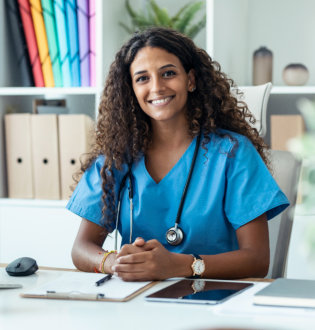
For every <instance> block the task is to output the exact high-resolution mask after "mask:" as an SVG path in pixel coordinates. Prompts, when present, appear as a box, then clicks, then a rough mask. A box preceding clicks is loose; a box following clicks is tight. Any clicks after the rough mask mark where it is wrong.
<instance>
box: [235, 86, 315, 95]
mask: <svg viewBox="0 0 315 330" xmlns="http://www.w3.org/2000/svg"><path fill="white" fill-rule="evenodd" d="M243 87H250V86H239V89H242V88H243ZM271 94H283V95H285V94H314V95H315V86H272V89H271Z"/></svg>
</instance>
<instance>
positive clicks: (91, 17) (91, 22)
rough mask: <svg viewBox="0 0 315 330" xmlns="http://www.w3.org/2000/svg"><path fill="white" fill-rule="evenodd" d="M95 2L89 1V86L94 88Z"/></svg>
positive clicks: (93, 0)
mask: <svg viewBox="0 0 315 330" xmlns="http://www.w3.org/2000/svg"><path fill="white" fill-rule="evenodd" d="M95 14H96V13H95V0H89V34H90V40H89V41H90V53H89V54H90V86H96V39H95V33H96V25H95V24H96V21H95V19H96V17H95Z"/></svg>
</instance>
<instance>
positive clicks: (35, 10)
mask: <svg viewBox="0 0 315 330" xmlns="http://www.w3.org/2000/svg"><path fill="white" fill-rule="evenodd" d="M30 6H31V13H32V18H33V24H34V30H35V35H36V40H37V47H38V52H39V58H40V62H41V65H42V70H43V76H44V81H45V87H54V86H55V82H54V76H53V71H52V65H51V60H50V56H49V50H48V41H47V35H46V28H45V23H44V18H43V11H42V5H41V3H40V0H30Z"/></svg>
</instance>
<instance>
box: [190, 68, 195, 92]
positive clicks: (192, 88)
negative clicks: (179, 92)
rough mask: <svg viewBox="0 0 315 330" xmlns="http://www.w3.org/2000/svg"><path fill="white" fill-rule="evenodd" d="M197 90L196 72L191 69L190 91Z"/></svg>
mask: <svg viewBox="0 0 315 330" xmlns="http://www.w3.org/2000/svg"><path fill="white" fill-rule="evenodd" d="M195 89H196V80H195V70H194V69H190V70H189V72H188V91H189V92H193V91H194V90H195Z"/></svg>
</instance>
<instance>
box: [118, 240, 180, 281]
mask: <svg viewBox="0 0 315 330" xmlns="http://www.w3.org/2000/svg"><path fill="white" fill-rule="evenodd" d="M176 255H178V254H176V253H172V252H170V251H168V250H167V249H165V248H164V246H163V245H162V244H161V243H160V242H159V241H157V240H156V239H153V240H149V241H147V242H146V241H145V240H144V239H143V238H137V239H136V240H135V241H134V242H133V243H132V244H125V245H124V246H123V247H122V248H121V250H120V252H119V253H118V254H117V257H116V260H115V262H114V264H113V265H112V267H111V269H112V271H113V272H114V274H115V275H116V276H118V277H120V278H122V279H123V280H124V281H150V280H164V279H166V278H170V277H174V276H176V275H175V272H176V262H178V261H177V256H176ZM174 271H175V272H174Z"/></svg>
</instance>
